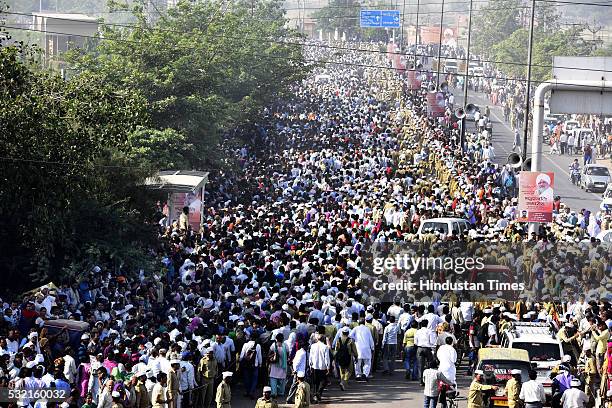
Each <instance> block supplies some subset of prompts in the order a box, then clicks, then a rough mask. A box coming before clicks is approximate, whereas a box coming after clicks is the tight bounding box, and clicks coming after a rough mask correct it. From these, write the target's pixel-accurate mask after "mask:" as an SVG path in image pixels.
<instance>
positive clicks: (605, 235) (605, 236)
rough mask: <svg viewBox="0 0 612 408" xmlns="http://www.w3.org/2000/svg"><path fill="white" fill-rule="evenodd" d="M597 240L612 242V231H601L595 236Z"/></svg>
mask: <svg viewBox="0 0 612 408" xmlns="http://www.w3.org/2000/svg"><path fill="white" fill-rule="evenodd" d="M597 239H598V240H600V241H601V242H607V243H610V242H612V229H607V230H603V231H601V232H600V233H599V234H597Z"/></svg>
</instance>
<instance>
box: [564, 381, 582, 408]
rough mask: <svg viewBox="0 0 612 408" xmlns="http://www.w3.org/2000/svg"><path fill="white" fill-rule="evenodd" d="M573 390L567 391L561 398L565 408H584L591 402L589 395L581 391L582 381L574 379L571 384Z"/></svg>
mask: <svg viewBox="0 0 612 408" xmlns="http://www.w3.org/2000/svg"><path fill="white" fill-rule="evenodd" d="M571 386H572V388H570V389H569V390H565V392H564V393H563V396H562V397H561V404H563V408H584V407H585V406H586V404H587V402H588V401H589V399H588V397H587V395H586V394H585V393H584V391H582V390H581V389H580V380H579V379H577V378H574V379H573V380H572V382H571Z"/></svg>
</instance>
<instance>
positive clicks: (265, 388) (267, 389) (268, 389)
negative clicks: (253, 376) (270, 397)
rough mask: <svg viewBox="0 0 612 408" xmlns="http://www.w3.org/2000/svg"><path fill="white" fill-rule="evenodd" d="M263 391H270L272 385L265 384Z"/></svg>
mask: <svg viewBox="0 0 612 408" xmlns="http://www.w3.org/2000/svg"><path fill="white" fill-rule="evenodd" d="M263 392H272V387H268V386H267V385H266V386H265V387H263Z"/></svg>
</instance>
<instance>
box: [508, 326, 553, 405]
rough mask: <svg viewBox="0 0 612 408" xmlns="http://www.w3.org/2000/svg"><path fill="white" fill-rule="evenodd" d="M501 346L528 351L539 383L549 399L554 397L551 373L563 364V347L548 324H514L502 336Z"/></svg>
mask: <svg viewBox="0 0 612 408" xmlns="http://www.w3.org/2000/svg"><path fill="white" fill-rule="evenodd" d="M501 346H502V347H507V348H511V349H522V350H527V352H528V353H529V359H530V360H531V363H532V364H533V365H535V366H536V367H537V368H536V371H537V372H538V378H537V381H538V382H539V383H541V384H542V386H543V387H544V392H545V394H546V397H547V398H548V399H550V398H551V396H552V380H551V379H550V373H551V371H552V369H553V368H554V367H557V366H558V365H559V364H561V362H562V359H563V347H562V346H561V343H560V342H559V340H557V339H556V337H555V336H554V335H553V331H552V330H551V327H550V325H549V324H548V323H535V322H514V323H512V324H511V325H510V328H509V329H507V330H505V331H504V332H503V333H502V336H501Z"/></svg>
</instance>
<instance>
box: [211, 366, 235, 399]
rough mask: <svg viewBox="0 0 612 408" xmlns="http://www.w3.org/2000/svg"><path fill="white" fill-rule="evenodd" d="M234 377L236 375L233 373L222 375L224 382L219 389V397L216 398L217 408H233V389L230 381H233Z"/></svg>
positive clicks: (225, 372) (226, 372)
mask: <svg viewBox="0 0 612 408" xmlns="http://www.w3.org/2000/svg"><path fill="white" fill-rule="evenodd" d="M232 375H234V374H233V373H232V372H231V371H224V372H223V374H222V376H223V381H221V383H220V384H219V386H218V387H217V396H216V397H215V402H216V403H217V408H231V403H232V389H231V388H230V381H232Z"/></svg>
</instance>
